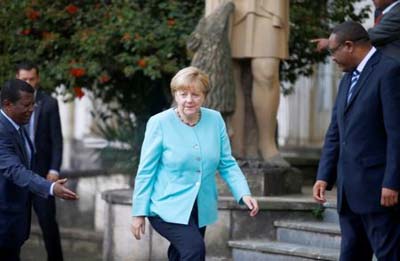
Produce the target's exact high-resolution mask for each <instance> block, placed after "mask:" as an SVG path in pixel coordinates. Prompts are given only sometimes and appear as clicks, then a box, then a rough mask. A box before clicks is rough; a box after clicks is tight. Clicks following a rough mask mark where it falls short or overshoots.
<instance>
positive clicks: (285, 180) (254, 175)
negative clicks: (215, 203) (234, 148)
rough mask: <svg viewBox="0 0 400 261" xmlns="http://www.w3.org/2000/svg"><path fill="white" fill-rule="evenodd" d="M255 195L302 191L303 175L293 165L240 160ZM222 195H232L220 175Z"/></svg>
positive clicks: (219, 187)
mask: <svg viewBox="0 0 400 261" xmlns="http://www.w3.org/2000/svg"><path fill="white" fill-rule="evenodd" d="M238 163H239V166H240V168H241V169H242V171H243V173H244V175H245V176H246V180H247V182H248V184H249V187H250V191H251V193H252V195H253V196H257V197H258V196H279V195H287V194H299V193H301V186H302V183H303V176H302V174H301V172H300V170H298V169H296V168H293V167H279V166H272V165H269V164H266V163H264V162H263V161H260V160H238ZM218 190H219V195H221V196H231V195H232V194H231V192H230V191H229V189H228V187H227V186H226V184H225V183H224V182H223V181H222V179H221V178H220V177H218Z"/></svg>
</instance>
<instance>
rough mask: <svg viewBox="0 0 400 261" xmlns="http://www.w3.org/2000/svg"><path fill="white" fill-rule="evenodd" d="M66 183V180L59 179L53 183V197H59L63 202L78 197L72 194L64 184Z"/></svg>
mask: <svg viewBox="0 0 400 261" xmlns="http://www.w3.org/2000/svg"><path fill="white" fill-rule="evenodd" d="M66 182H67V179H59V180H57V181H56V182H54V183H55V184H54V187H53V194H54V196H55V197H59V198H62V199H65V200H77V199H79V196H78V195H76V194H75V193H74V192H72V191H71V190H69V189H68V188H67V187H66V186H65V185H64V184H65V183H66Z"/></svg>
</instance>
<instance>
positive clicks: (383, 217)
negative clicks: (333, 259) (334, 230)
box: [339, 200, 400, 261]
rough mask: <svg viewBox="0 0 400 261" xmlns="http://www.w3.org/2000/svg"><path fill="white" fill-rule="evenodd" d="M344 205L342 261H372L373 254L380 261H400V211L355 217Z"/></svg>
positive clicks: (341, 223)
mask: <svg viewBox="0 0 400 261" xmlns="http://www.w3.org/2000/svg"><path fill="white" fill-rule="evenodd" d="M342 204H343V206H342V211H341V212H340V213H339V221H340V229H341V233H342V241H341V250H340V261H353V260H372V255H373V253H374V254H375V256H376V257H377V259H378V261H399V260H400V211H398V210H396V209H394V208H390V209H389V208H388V210H387V211H385V212H376V213H368V214H356V213H354V212H353V211H352V210H351V209H350V208H349V206H348V204H347V202H346V200H343V203H342Z"/></svg>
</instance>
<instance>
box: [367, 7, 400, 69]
mask: <svg viewBox="0 0 400 261" xmlns="http://www.w3.org/2000/svg"><path fill="white" fill-rule="evenodd" d="M373 2H374V5H375V7H376V8H377V10H380V11H381V14H380V15H379V16H377V18H376V19H375V26H374V27H373V28H371V29H369V30H368V34H369V38H370V39H371V42H372V44H373V45H374V46H375V47H377V48H378V49H380V50H381V51H382V52H383V54H385V55H386V56H390V57H392V58H394V59H396V60H397V61H399V62H400V0H397V1H396V0H373Z"/></svg>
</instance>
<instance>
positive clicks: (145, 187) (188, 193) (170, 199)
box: [132, 108, 250, 227]
mask: <svg viewBox="0 0 400 261" xmlns="http://www.w3.org/2000/svg"><path fill="white" fill-rule="evenodd" d="M217 171H218V172H219V174H220V175H221V177H222V178H223V180H224V181H225V182H226V183H227V184H228V186H229V188H230V190H231V192H232V193H233V196H234V198H235V199H236V201H237V202H241V198H242V197H243V196H245V195H250V190H249V187H248V185H247V182H246V179H245V177H244V175H243V173H242V171H241V170H240V168H239V166H238V165H237V163H236V161H235V159H234V158H233V157H232V155H231V147H230V144H229V138H228V135H227V132H226V128H225V123H224V121H223V119H222V116H221V114H220V113H219V112H217V111H214V110H210V109H206V108H201V119H200V121H199V122H198V123H197V124H196V126H194V127H189V126H187V125H186V124H184V123H183V122H181V120H180V119H179V118H178V116H177V115H176V113H175V111H174V110H173V109H168V110H166V111H164V112H161V113H159V114H157V115H154V116H153V117H151V118H150V119H149V121H148V123H147V127H146V133H145V138H144V141H143V145H142V151H141V157H140V163H139V168H138V172H137V175H136V179H135V187H134V191H133V200H132V216H159V217H160V218H161V219H163V220H164V221H166V222H171V223H178V224H188V222H189V217H190V213H191V211H192V208H193V204H194V202H195V200H196V198H197V206H198V213H199V227H203V226H206V225H208V224H211V223H213V222H215V221H216V220H217V216H218V195H217V184H216V180H215V178H216V177H215V175H216V173H217Z"/></svg>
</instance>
